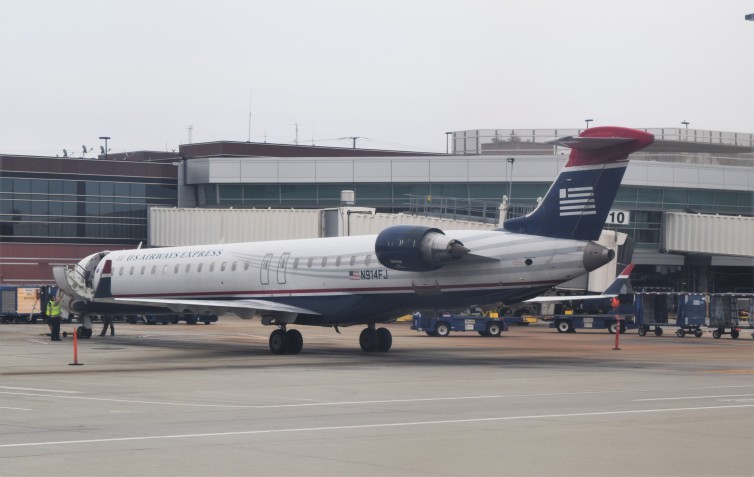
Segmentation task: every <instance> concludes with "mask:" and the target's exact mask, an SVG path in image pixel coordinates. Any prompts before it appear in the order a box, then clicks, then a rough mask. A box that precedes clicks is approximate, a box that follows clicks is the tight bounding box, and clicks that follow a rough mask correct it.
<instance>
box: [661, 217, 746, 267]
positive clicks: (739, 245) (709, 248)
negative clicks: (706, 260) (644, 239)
mask: <svg viewBox="0 0 754 477" xmlns="http://www.w3.org/2000/svg"><path fill="white" fill-rule="evenodd" d="M664 224H665V225H664V233H663V239H662V248H663V249H664V250H666V251H668V252H682V253H698V254H705V255H729V256H739V257H754V240H752V237H754V217H741V216H728V215H709V214H688V213H684V212H666V213H665V220H664Z"/></svg>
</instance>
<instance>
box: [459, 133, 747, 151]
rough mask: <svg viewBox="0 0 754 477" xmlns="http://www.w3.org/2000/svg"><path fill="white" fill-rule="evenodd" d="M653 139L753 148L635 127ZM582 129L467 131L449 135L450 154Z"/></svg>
mask: <svg viewBox="0 0 754 477" xmlns="http://www.w3.org/2000/svg"><path fill="white" fill-rule="evenodd" d="M637 129H640V130H642V131H646V132H648V133H650V134H654V136H655V139H657V140H662V141H677V142H686V143H698V144H715V145H723V146H736V147H741V148H749V149H754V134H752V133H741V132H727V131H707V130H704V129H686V128H637ZM583 131H584V129H568V128H566V129H470V130H466V131H454V132H453V153H454V154H481V152H482V149H483V148H482V145H483V144H495V143H499V144H502V143H509V144H511V143H530V144H531V143H538V144H544V143H546V142H548V141H552V140H553V139H557V138H560V137H565V136H578V135H579V134H581V132H583Z"/></svg>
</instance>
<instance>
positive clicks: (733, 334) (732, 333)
mask: <svg viewBox="0 0 754 477" xmlns="http://www.w3.org/2000/svg"><path fill="white" fill-rule="evenodd" d="M738 336H739V334H738V330H730V337H731V338H733V339H734V340H737V339H738Z"/></svg>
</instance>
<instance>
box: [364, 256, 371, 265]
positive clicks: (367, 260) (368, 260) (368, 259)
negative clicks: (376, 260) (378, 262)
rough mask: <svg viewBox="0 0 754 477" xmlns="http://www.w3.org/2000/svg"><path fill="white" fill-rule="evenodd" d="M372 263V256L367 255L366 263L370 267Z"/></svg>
mask: <svg viewBox="0 0 754 477" xmlns="http://www.w3.org/2000/svg"><path fill="white" fill-rule="evenodd" d="M370 263H372V256H371V255H367V256H366V258H365V259H364V265H366V266H367V267H368V266H369V264H370Z"/></svg>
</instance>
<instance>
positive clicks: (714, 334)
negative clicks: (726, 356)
mask: <svg viewBox="0 0 754 477" xmlns="http://www.w3.org/2000/svg"><path fill="white" fill-rule="evenodd" d="M720 336H722V333H720V330H715V331H713V332H712V337H713V338H715V339H716V340H719V339H720Z"/></svg>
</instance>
